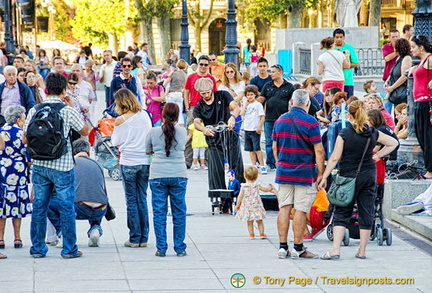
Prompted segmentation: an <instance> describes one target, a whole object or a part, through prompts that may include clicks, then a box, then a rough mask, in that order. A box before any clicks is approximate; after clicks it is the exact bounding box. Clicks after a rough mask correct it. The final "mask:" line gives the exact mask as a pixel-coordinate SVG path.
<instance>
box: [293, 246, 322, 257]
mask: <svg viewBox="0 0 432 293" xmlns="http://www.w3.org/2000/svg"><path fill="white" fill-rule="evenodd" d="M291 258H292V259H300V258H319V256H318V255H317V254H315V253H312V252H310V251H309V250H307V247H304V246H303V250H301V251H297V250H295V249H293V250H292V253H291Z"/></svg>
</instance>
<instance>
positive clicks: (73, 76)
mask: <svg viewBox="0 0 432 293" xmlns="http://www.w3.org/2000/svg"><path fill="white" fill-rule="evenodd" d="M70 79H71V80H73V81H78V74H76V73H74V72H72V73H69V75H68V77H67V80H70Z"/></svg>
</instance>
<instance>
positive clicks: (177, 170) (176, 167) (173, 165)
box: [145, 126, 187, 179]
mask: <svg viewBox="0 0 432 293" xmlns="http://www.w3.org/2000/svg"><path fill="white" fill-rule="evenodd" d="M185 146H186V128H184V127H180V126H175V141H174V142H173V145H172V147H171V153H170V156H169V157H167V156H166V153H165V136H164V134H163V132H162V127H153V128H152V129H151V130H150V133H149V134H148V135H147V140H146V147H145V149H146V152H147V153H150V152H154V154H153V158H152V160H151V165H150V177H149V179H156V178H167V177H182V178H187V175H186V163H185V157H184V150H185Z"/></svg>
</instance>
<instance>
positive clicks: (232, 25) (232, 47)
mask: <svg viewBox="0 0 432 293" xmlns="http://www.w3.org/2000/svg"><path fill="white" fill-rule="evenodd" d="M235 18H236V12H235V8H234V0H228V12H227V21H226V36H225V43H226V49H225V50H224V51H223V52H224V55H225V64H226V63H228V62H232V63H234V64H237V66H239V62H238V54H239V52H240V50H239V49H238V48H237V46H236V45H237V21H236V19H235Z"/></svg>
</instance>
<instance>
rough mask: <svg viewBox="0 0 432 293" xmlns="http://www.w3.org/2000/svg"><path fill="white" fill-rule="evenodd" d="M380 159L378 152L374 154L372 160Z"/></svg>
mask: <svg viewBox="0 0 432 293" xmlns="http://www.w3.org/2000/svg"><path fill="white" fill-rule="evenodd" d="M379 159H380V157H378V155H377V154H375V155H373V156H372V160H374V161H378V160H379Z"/></svg>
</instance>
